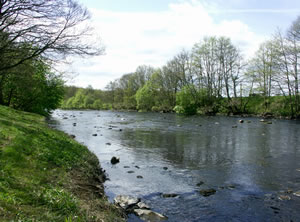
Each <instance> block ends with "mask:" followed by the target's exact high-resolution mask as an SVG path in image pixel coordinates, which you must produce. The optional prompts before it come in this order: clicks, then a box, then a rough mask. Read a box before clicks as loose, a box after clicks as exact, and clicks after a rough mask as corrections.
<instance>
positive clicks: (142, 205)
mask: <svg viewBox="0 0 300 222" xmlns="http://www.w3.org/2000/svg"><path fill="white" fill-rule="evenodd" d="M137 206H138V208H139V209H150V207H149V206H148V205H147V204H145V203H143V202H139V203H138V204H137Z"/></svg>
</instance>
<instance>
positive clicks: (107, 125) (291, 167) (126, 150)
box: [50, 110, 300, 222]
mask: <svg viewBox="0 0 300 222" xmlns="http://www.w3.org/2000/svg"><path fill="white" fill-rule="evenodd" d="M63 117H67V119H64V118H63ZM238 120H239V119H238V118H234V117H183V116H178V115H174V114H159V113H136V112H111V111H62V110H57V111H55V112H54V113H53V115H52V121H51V122H50V124H51V125H53V126H55V127H56V128H58V129H60V130H63V131H65V132H66V133H68V134H74V135H75V136H76V140H77V141H79V142H81V143H83V144H85V145H86V146H88V147H89V149H90V150H91V151H93V152H94V153H95V154H96V155H97V156H98V158H99V159H100V162H101V166H102V168H104V169H105V170H106V172H107V174H108V177H109V179H110V180H109V181H107V182H105V191H106V194H107V195H108V196H109V198H110V200H112V199H113V198H114V197H115V196H116V195H119V194H124V195H131V196H135V197H140V198H141V199H142V200H143V201H144V202H146V203H147V204H148V205H150V206H151V208H152V209H153V210H154V211H157V212H159V213H162V214H164V215H166V216H167V217H168V218H169V219H168V221H189V222H190V221H300V211H299V209H300V197H298V196H295V195H293V192H296V191H299V190H300V145H299V144H300V122H299V121H291V120H272V124H265V123H261V122H260V121H259V120H260V119H257V118H244V120H245V121H244V123H239V121H238ZM73 123H77V125H76V126H73ZM234 125H236V126H237V128H233V127H232V126H234ZM93 134H97V136H93ZM113 156H116V157H119V158H120V163H119V164H116V165H111V163H110V159H111V158H112V157H113ZM128 171H134V172H132V173H128ZM137 176H142V177H143V178H137ZM199 182H203V184H202V185H201V186H197V184H198V183H199ZM207 188H214V189H215V190H216V193H215V194H214V195H211V196H208V197H204V196H202V195H201V194H200V193H199V190H202V189H207ZM290 190H292V191H293V192H291V191H290ZM287 191H289V192H287ZM166 193H167V194H170V193H175V194H178V196H177V197H175V198H163V197H162V194H166ZM280 195H284V196H289V197H290V198H291V199H290V200H280V199H279V196H280ZM129 221H140V220H139V219H138V218H137V217H135V216H134V215H131V216H130V218H129Z"/></svg>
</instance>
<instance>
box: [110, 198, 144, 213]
mask: <svg viewBox="0 0 300 222" xmlns="http://www.w3.org/2000/svg"><path fill="white" fill-rule="evenodd" d="M114 202H115V204H117V205H119V206H120V207H121V208H123V209H124V210H128V209H129V208H130V207H133V206H134V205H136V204H137V203H138V202H140V199H138V198H135V197H131V196H125V195H119V196H116V197H115V199H114Z"/></svg>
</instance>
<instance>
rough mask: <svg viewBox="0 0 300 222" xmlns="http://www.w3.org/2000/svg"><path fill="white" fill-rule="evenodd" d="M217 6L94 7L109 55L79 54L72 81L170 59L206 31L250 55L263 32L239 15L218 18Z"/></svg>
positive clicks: (104, 80) (103, 79) (97, 82)
mask: <svg viewBox="0 0 300 222" xmlns="http://www.w3.org/2000/svg"><path fill="white" fill-rule="evenodd" d="M213 8H214V6H212V5H208V4H202V3H201V2H200V1H197V0H191V1H180V2H179V3H172V4H169V6H168V10H165V11H160V12H146V13H140V12H130V13H126V12H114V11H106V10H101V9H96V8H91V9H90V11H91V12H92V15H93V21H92V23H93V25H94V26H95V29H96V30H97V32H98V33H99V35H100V36H101V38H102V40H103V43H104V44H105V46H106V55H105V56H100V57H94V58H90V59H89V60H88V61H86V62H83V61H82V60H75V62H74V63H73V68H72V69H73V70H75V71H76V72H77V73H78V74H79V76H78V77H76V78H75V80H74V82H73V84H75V85H78V86H83V87H85V86H87V85H92V86H93V87H94V88H101V89H103V88H104V87H105V85H107V84H108V82H109V81H113V80H114V79H116V78H119V77H121V75H122V74H125V73H129V72H134V71H135V69H136V68H137V66H139V65H143V64H146V65H152V66H155V67H159V66H162V65H164V64H166V62H167V61H168V60H170V59H171V58H172V57H173V56H175V55H176V54H177V53H178V52H179V51H180V50H182V49H183V48H185V49H188V50H189V49H191V48H192V46H193V45H194V44H195V43H196V42H199V41H200V40H202V39H203V37H204V36H211V35H216V36H221V35H223V36H227V37H230V38H231V39H232V41H233V43H235V44H236V45H238V46H240V47H241V49H242V50H243V52H244V54H246V55H247V56H250V55H251V54H253V53H254V51H255V49H256V48H257V46H258V44H259V43H260V42H262V41H263V40H264V36H259V35H256V34H255V33H254V32H253V31H252V30H250V28H249V27H248V26H247V25H246V24H244V23H242V22H241V21H238V20H223V21H219V22H216V20H215V19H214V17H213V16H214V15H213V14H211V13H210V11H212V10H213Z"/></svg>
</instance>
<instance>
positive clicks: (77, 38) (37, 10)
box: [0, 0, 102, 115]
mask: <svg viewBox="0 0 300 222" xmlns="http://www.w3.org/2000/svg"><path fill="white" fill-rule="evenodd" d="M88 19H89V13H88V11H87V10H86V9H85V8H83V7H82V6H81V5H79V4H78V3H77V2H76V0H68V1H65V0H22V1H19V0H9V1H0V105H6V106H10V107H13V108H15V109H20V110H24V111H29V112H35V113H39V114H42V115H48V114H49V112H50V111H51V110H53V109H56V108H57V107H58V106H59V105H60V102H61V99H62V98H63V96H64V87H63V86H64V81H63V80H62V75H61V74H58V73H57V72H54V71H53V70H54V69H53V66H54V65H56V64H57V63H58V62H60V61H61V60H63V59H65V58H66V56H68V55H97V54H100V53H101V52H102V49H101V48H97V47H95V45H94V44H93V43H92V42H90V43H89V44H86V42H87V41H84V42H83V41H82V39H84V38H85V37H88V36H89V35H90V30H91V29H90V28H89V27H88V26H85V25H84V24H85V21H87V20H88Z"/></svg>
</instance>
